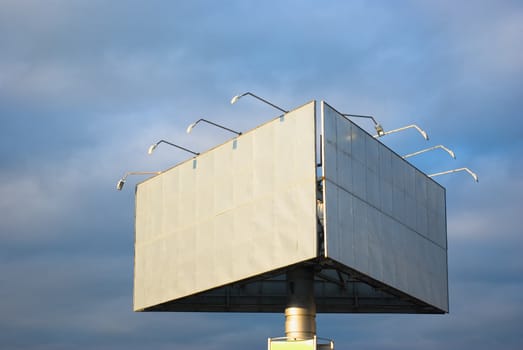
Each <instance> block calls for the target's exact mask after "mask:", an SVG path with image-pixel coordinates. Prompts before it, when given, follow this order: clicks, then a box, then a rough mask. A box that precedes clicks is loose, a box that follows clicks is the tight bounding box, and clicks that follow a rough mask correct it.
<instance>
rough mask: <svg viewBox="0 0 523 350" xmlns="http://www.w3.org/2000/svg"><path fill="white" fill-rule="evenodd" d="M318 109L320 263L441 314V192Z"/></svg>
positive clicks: (444, 301) (444, 297)
mask: <svg viewBox="0 0 523 350" xmlns="http://www.w3.org/2000/svg"><path fill="white" fill-rule="evenodd" d="M321 108H322V128H323V130H322V134H323V145H322V149H323V169H322V171H323V174H322V175H323V176H324V179H325V180H324V186H323V188H324V194H323V198H324V201H325V203H324V225H325V228H324V230H325V235H324V237H325V255H326V257H327V258H330V259H333V260H335V261H337V262H340V263H342V264H344V265H345V266H347V267H349V268H350V269H353V270H355V271H358V272H359V273H361V274H363V275H365V276H368V277H370V278H372V279H374V280H376V281H379V282H380V283H383V284H385V285H387V286H390V287H392V288H394V289H396V290H398V291H400V292H402V293H406V294H408V295H410V296H412V297H414V298H416V299H418V300H420V301H423V302H425V303H428V304H430V305H433V306H435V307H436V308H438V309H440V310H442V311H445V312H447V311H448V287H447V230H446V208H445V189H444V188H443V187H441V186H440V185H439V184H437V183H436V182H434V181H433V180H432V179H430V178H429V177H427V176H426V175H425V174H423V173H422V172H420V171H419V170H417V169H416V168H415V167H413V166H412V165H410V163H408V162H407V161H405V160H404V159H402V158H401V157H400V156H398V155H397V154H395V153H394V152H392V151H391V150H390V149H389V148H387V147H386V146H385V145H383V144H382V143H381V142H379V141H377V140H376V139H374V138H373V137H372V136H371V135H369V134H367V133H366V132H365V131H363V130H362V129H360V128H359V127H358V126H357V125H356V124H354V123H352V122H351V121H349V120H348V119H346V118H345V117H343V116H342V115H341V114H340V113H338V112H337V111H336V110H334V109H333V108H332V107H330V106H329V105H327V104H326V103H324V102H322V105H321Z"/></svg>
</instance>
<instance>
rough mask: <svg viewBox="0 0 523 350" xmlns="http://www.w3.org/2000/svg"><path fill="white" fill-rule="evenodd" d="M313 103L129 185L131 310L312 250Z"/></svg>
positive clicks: (285, 263)
mask: <svg viewBox="0 0 523 350" xmlns="http://www.w3.org/2000/svg"><path fill="white" fill-rule="evenodd" d="M315 148H316V145H315V102H314V101H313V102H310V103H308V104H306V105H304V106H302V107H300V108H298V109H295V110H293V111H291V112H289V113H286V114H285V115H284V116H282V117H280V118H277V119H275V120H273V121H271V122H268V123H266V124H264V125H262V126H260V127H258V128H256V129H254V130H251V131H249V132H246V133H244V134H243V135H241V136H239V137H237V138H235V139H233V140H230V141H228V142H226V143H224V144H222V145H220V146H218V147H216V148H214V149H212V150H210V151H208V152H205V153H203V154H201V155H199V156H198V157H195V158H194V159H192V160H189V161H186V162H184V163H182V164H179V165H177V166H175V167H173V168H172V169H169V170H167V171H165V172H163V173H162V174H160V175H158V176H155V177H153V178H151V179H149V180H146V181H144V182H143V183H141V184H139V185H138V186H137V188H136V236H135V279H134V309H135V310H137V311H138V310H145V309H147V308H150V307H153V306H155V305H158V304H161V303H166V302H169V301H172V300H175V299H179V298H183V297H186V296H189V295H194V294H196V293H200V292H203V291H207V290H210V289H212V288H216V287H220V286H224V285H227V284H229V283H232V282H235V281H239V280H244V279H247V278H250V277H253V276H256V275H260V274H263V273H266V272H269V271H273V270H276V269H280V268H282V267H285V266H288V265H292V264H296V263H299V262H302V261H306V260H309V259H312V258H314V257H316V256H317V219H316V156H315V154H316V152H315Z"/></svg>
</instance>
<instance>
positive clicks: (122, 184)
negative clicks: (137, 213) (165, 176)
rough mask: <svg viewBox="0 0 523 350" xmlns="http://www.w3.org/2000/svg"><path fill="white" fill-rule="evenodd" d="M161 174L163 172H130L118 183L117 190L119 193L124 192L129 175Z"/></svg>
mask: <svg viewBox="0 0 523 350" xmlns="http://www.w3.org/2000/svg"><path fill="white" fill-rule="evenodd" d="M161 173H162V172H161V171H129V172H127V173H125V175H124V176H123V177H122V178H121V179H120V180H118V182H117V183H116V189H117V190H118V191H121V190H122V188H123V186H124V185H125V181H126V180H127V176H129V175H158V174H161Z"/></svg>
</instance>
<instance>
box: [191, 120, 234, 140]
mask: <svg viewBox="0 0 523 350" xmlns="http://www.w3.org/2000/svg"><path fill="white" fill-rule="evenodd" d="M199 122H204V123H207V124H211V125H214V126H216V127H218V128H221V129H224V130H227V131H230V132H232V133H234V134H236V135H238V136H240V135H241V134H242V133H241V132H240V131H236V130H232V129H229V128H227V127H225V126H223V125H220V124H217V123H215V122H212V121H210V120H207V119H204V118H200V119H198V120H197V121H195V122H194V123H191V124H189V126H188V127H187V130H186V131H187V133H188V134H189V133H190V132H191V131H192V129H193V128H194V127H195V126H196V125H197V124H198V123H199Z"/></svg>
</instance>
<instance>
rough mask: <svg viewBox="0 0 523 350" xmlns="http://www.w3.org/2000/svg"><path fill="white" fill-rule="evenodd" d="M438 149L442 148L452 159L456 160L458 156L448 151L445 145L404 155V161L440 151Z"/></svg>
mask: <svg viewBox="0 0 523 350" xmlns="http://www.w3.org/2000/svg"><path fill="white" fill-rule="evenodd" d="M438 148H441V149H442V150H444V151H445V152H447V153H448V154H449V155H450V156H451V157H452V158H454V159H456V154H454V152H453V151H452V150H450V149H448V148H447V147H445V146H443V145H437V146H432V147H429V148H425V149H422V150H420V151H417V152H413V153H409V154H406V155H404V156H403V157H402V158H403V159H406V158H410V157H413V156H417V155H418V154H421V153H425V152H428V151H432V150H435V149H438Z"/></svg>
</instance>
